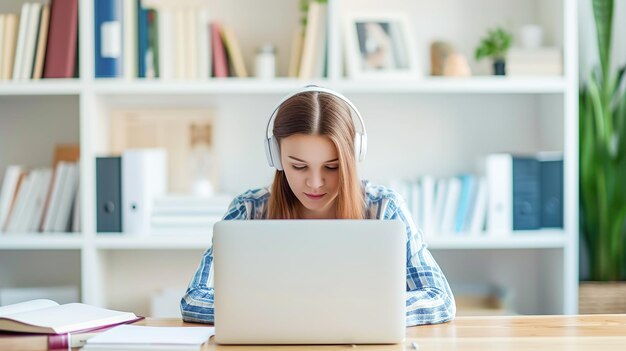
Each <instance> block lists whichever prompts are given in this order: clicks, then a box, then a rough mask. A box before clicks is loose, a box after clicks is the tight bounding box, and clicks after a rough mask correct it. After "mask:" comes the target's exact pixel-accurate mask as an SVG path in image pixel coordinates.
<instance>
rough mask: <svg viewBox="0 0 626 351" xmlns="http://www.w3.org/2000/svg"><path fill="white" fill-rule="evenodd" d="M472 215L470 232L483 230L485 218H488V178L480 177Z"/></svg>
mask: <svg viewBox="0 0 626 351" xmlns="http://www.w3.org/2000/svg"><path fill="white" fill-rule="evenodd" d="M471 215H472V217H471V220H470V222H469V227H468V231H469V232H470V233H480V232H482V231H483V230H484V229H485V220H486V219H487V180H486V179H485V178H480V180H479V181H478V188H477V189H476V198H475V200H474V206H473V210H472V214H471Z"/></svg>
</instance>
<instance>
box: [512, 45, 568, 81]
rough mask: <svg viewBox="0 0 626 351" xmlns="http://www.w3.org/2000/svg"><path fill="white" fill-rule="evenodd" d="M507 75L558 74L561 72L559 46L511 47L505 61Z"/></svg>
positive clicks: (561, 63)
mask: <svg viewBox="0 0 626 351" xmlns="http://www.w3.org/2000/svg"><path fill="white" fill-rule="evenodd" d="M506 65H507V67H506V71H507V75H509V76H560V75H562V74H563V55H562V52H561V48H558V47H541V48H537V49H521V48H512V49H511V50H510V51H509V54H508V57H507V63H506Z"/></svg>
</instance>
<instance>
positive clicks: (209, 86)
mask: <svg viewBox="0 0 626 351" xmlns="http://www.w3.org/2000/svg"><path fill="white" fill-rule="evenodd" d="M305 84H318V85H322V86H329V85H332V86H333V87H335V89H337V90H339V91H341V92H343V93H372V94H395V93H417V94H458V93H471V94H553V93H555V94H561V93H563V92H564V91H565V86H566V82H565V80H564V79H563V78H562V77H556V78H500V77H473V78H466V79H458V78H457V79H455V78H424V79H420V80H416V81H354V80H349V79H341V80H336V81H332V80H318V81H314V82H309V81H306V82H305V81H301V80H298V79H291V78H279V79H273V80H262V79H256V78H225V79H210V80H205V81H169V82H163V81H159V80H143V81H138V80H135V81H125V80H122V79H105V80H103V79H98V80H95V81H94V83H93V85H94V87H95V88H94V90H95V91H96V93H99V94H103V95H127V94H137V95H141V94H155V93H156V94H172V95H186V94H237V95H241V94H278V93H280V94H286V93H288V92H291V91H294V90H296V89H298V88H300V87H302V86H303V85H305Z"/></svg>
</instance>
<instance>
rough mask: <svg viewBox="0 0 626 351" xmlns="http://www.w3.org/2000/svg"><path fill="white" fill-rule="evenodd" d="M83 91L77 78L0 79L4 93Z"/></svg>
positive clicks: (0, 86) (2, 93) (50, 93)
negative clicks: (17, 80)
mask: <svg viewBox="0 0 626 351" xmlns="http://www.w3.org/2000/svg"><path fill="white" fill-rule="evenodd" d="M81 91H83V85H82V82H81V81H80V80H79V79H43V80H31V81H24V82H12V81H6V82H2V81H0V96H4V95H79V94H80V93H81Z"/></svg>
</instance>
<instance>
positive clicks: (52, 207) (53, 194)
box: [40, 161, 70, 232]
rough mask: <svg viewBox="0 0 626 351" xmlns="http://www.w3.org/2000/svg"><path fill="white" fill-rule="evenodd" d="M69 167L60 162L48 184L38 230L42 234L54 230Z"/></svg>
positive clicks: (65, 163)
mask: <svg viewBox="0 0 626 351" xmlns="http://www.w3.org/2000/svg"><path fill="white" fill-rule="evenodd" d="M69 167H70V165H69V163H67V162H65V161H60V162H58V164H57V165H56V167H55V169H54V174H53V176H52V183H51V184H50V187H49V190H48V194H47V196H46V203H45V208H44V213H43V216H42V218H41V224H40V230H41V231H42V232H49V231H52V230H54V223H55V221H56V218H57V213H58V211H59V205H60V202H61V196H62V192H63V186H64V184H65V182H66V178H67V177H68V173H69Z"/></svg>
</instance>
